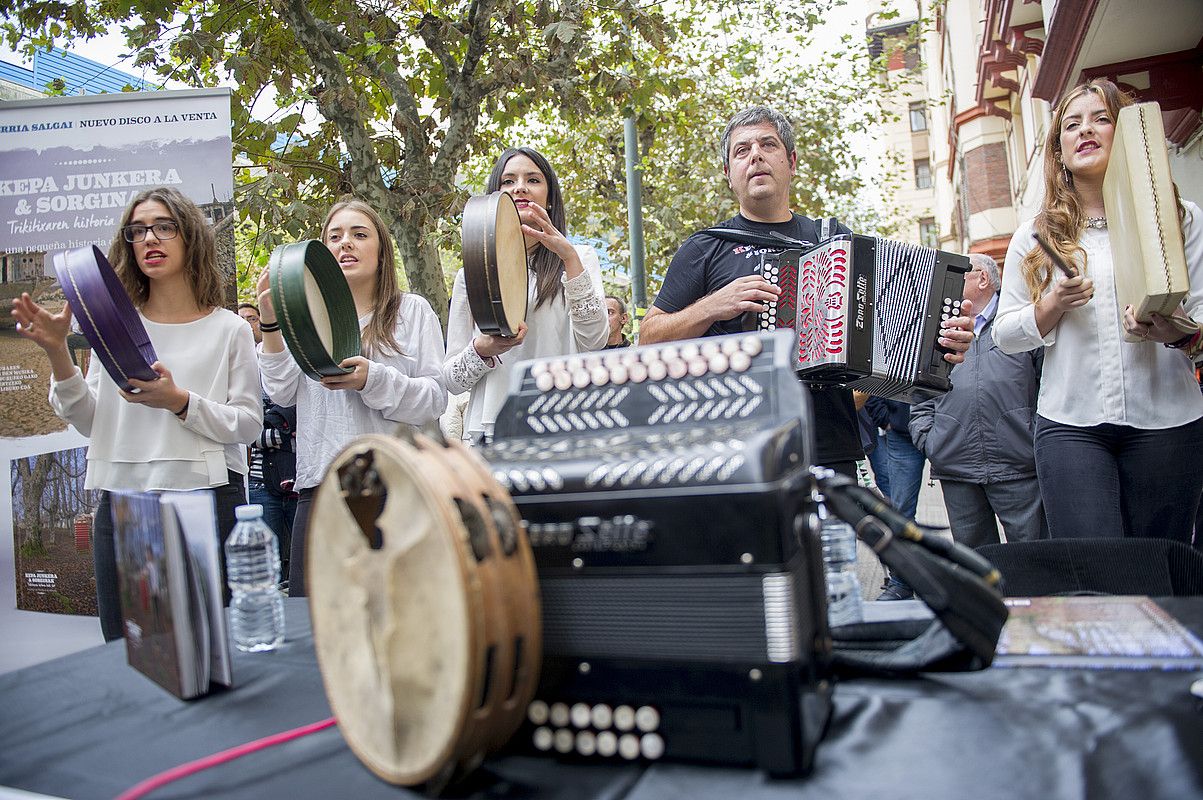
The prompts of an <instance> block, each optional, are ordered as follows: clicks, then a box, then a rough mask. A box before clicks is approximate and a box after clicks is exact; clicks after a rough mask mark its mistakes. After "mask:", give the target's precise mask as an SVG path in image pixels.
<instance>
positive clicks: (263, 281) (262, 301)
mask: <svg viewBox="0 0 1203 800" xmlns="http://www.w3.org/2000/svg"><path fill="white" fill-rule="evenodd" d="M255 296H256V299H257V300H258V301H259V302H258V305H259V322H260V324H262V323H264V322H266V323H268V324H269V325H270V324H272V323H274V322H275V321H276V309H275V308H274V307H273V306H272V292H271V267H264V268H263V271H262V272H260V273H259V280H258V281H256V282H255Z"/></svg>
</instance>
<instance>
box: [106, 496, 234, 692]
mask: <svg viewBox="0 0 1203 800" xmlns="http://www.w3.org/2000/svg"><path fill="white" fill-rule="evenodd" d="M113 533H114V539H115V545H116V552H117V575H118V585H119V590H120V595H121V611H122V616H123V618H124V626H125V647H126V653H127V656H128V658H129V663H130V666H132V667H134V668H135V669H137V670H138V671H140V672H142V673H143V674H145V675H146V676H147V677H148V678H150V679H151V680H153V681H154V682H155V683H157V684H159V685H160V686H162V687H163V688H164V689H166V690H167V691H169V692H171V693H172V694H174V695H175V696H177V697H180V698H184V699H187V698H191V697H197V696H199V695H203V694H206V693H207V692H208V691H209V689H210V686H211V685H212V684H220V685H224V686H229V685H230V683H231V679H232V678H231V672H230V648H229V638H228V633H227V626H226V616H225V611H224V609H223V608H222V592H221V562H220V560H219V559H220V558H221V554H220V553H219V551H218V545H217V518H216V514H215V512H214V510H213V495H212V493H211V492H207V491H199V492H165V493H163V494H149V493H135V492H114V493H113Z"/></svg>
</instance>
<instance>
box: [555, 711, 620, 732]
mask: <svg viewBox="0 0 1203 800" xmlns="http://www.w3.org/2000/svg"><path fill="white" fill-rule="evenodd" d="M565 710H567V709H565ZM614 727H615V728H618V730H620V731H629V730H630V729H631V728H634V727H635V709H633V708H631V707H630V706H619V707H618V708H616V709H614Z"/></svg>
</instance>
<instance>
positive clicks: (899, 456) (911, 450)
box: [886, 430, 927, 519]
mask: <svg viewBox="0 0 1203 800" xmlns="http://www.w3.org/2000/svg"><path fill="white" fill-rule="evenodd" d="M886 457H887V458H888V459H889V473H890V494H889V498H890V503H891V504H892V505H893V506H894V508H896V509H898V510H899V511H901V512H902V513H903V514H904V515H906V517H907V518H908V519H914V518H915V509H916V508H918V506H919V486H920V485H921V484H922V483H923V462H924V461H926V460H927V458H926V457H925V456H924V455H923V453H921V452H919V451H918V450H916V449H915V445H913V444H911V437H910V436H908V435H907V434H905V433H900V432H898V431H895V430H889V431H886Z"/></svg>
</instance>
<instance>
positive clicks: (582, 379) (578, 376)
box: [572, 369, 592, 389]
mask: <svg viewBox="0 0 1203 800" xmlns="http://www.w3.org/2000/svg"><path fill="white" fill-rule="evenodd" d="M591 380H592V379H591V378H590V377H589V372H588V370H585V369H578V370H577V371H576V372H574V373H572V385H573V386H575V387H576V388H578V389H584V388H585V387H586V386H588V385H589V383H590V381H591Z"/></svg>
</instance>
